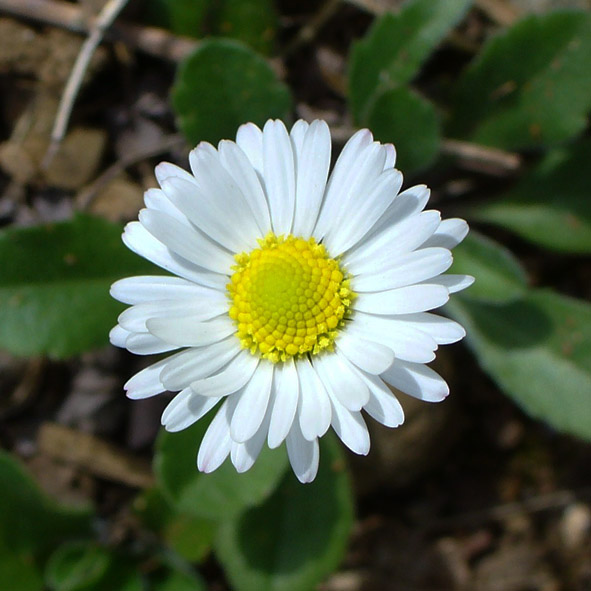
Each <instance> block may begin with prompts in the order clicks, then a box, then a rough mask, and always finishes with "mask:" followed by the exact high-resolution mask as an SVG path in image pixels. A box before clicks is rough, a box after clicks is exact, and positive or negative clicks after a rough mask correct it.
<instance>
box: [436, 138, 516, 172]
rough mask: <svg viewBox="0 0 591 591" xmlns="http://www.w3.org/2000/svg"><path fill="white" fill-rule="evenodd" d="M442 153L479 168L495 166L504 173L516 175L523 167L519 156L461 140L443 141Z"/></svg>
mask: <svg viewBox="0 0 591 591" xmlns="http://www.w3.org/2000/svg"><path fill="white" fill-rule="evenodd" d="M441 152H442V153H443V154H447V155H449V156H455V157H456V158H460V159H462V160H464V161H465V162H467V163H469V164H471V165H473V166H477V167H479V168H481V167H482V166H494V167H495V168H497V169H500V170H501V172H503V173H514V172H517V171H518V170H519V168H520V167H521V157H520V156H519V154H514V153H512V152H505V151H504V150H499V149H497V148H489V147H488V146H481V145H479V144H472V143H470V142H464V141H461V140H452V139H445V140H443V142H442V144H441Z"/></svg>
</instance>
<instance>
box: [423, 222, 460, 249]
mask: <svg viewBox="0 0 591 591" xmlns="http://www.w3.org/2000/svg"><path fill="white" fill-rule="evenodd" d="M467 235H468V224H467V223H466V222H465V221H464V220H461V219H459V218H449V219H447V220H443V221H442V222H441V224H440V225H439V228H437V231H436V232H435V234H433V236H432V237H431V238H429V240H427V242H425V244H424V246H442V247H443V248H449V249H450V250H451V249H452V248H455V247H456V246H457V245H458V244H459V243H460V242H461V241H462V240H463V239H464V238H466V236H467Z"/></svg>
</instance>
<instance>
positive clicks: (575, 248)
mask: <svg viewBox="0 0 591 591" xmlns="http://www.w3.org/2000/svg"><path fill="white" fill-rule="evenodd" d="M589 170H591V140H589V139H585V140H582V141H580V142H577V143H576V144H573V145H571V146H569V147H567V148H563V149H560V150H555V151H553V152H551V153H550V154H548V155H547V156H546V158H544V160H542V162H541V163H540V164H539V165H538V166H537V167H536V168H535V169H534V170H533V171H532V172H530V173H529V174H528V175H526V176H525V177H523V179H522V180H521V181H520V182H519V184H518V185H517V186H516V187H515V188H514V189H513V190H511V191H510V192H509V193H508V194H507V195H505V196H504V197H503V198H502V199H500V200H498V201H495V202H493V203H490V204H486V205H483V206H479V207H478V209H473V210H471V212H470V213H471V215H472V217H474V218H475V219H478V220H483V221H487V222H492V223H495V224H500V225H501V226H504V227H505V228H508V229H509V230H512V231H513V232H515V233H516V234H519V235H520V236H522V237H523V238H526V239H527V240H531V241H532V242H535V243H536V244H540V245H541V246H544V247H546V248H549V249H551V250H557V251H565V252H576V253H590V252H591V175H589Z"/></svg>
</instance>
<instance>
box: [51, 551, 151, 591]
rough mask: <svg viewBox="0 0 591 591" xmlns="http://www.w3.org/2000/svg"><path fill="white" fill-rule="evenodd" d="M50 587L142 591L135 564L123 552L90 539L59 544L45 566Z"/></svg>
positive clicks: (80, 590)
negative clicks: (122, 554) (102, 545)
mask: <svg viewBox="0 0 591 591" xmlns="http://www.w3.org/2000/svg"><path fill="white" fill-rule="evenodd" d="M45 581H46V583H47V585H48V586H49V587H50V589H51V590H52V591H105V590H106V589H108V590H109V591H144V584H143V581H142V577H141V575H140V573H139V571H138V568H137V566H136V565H135V564H134V563H133V562H132V561H131V560H130V559H129V557H127V556H121V555H118V554H116V553H115V552H113V551H111V550H108V549H107V548H103V547H101V546H99V545H97V544H96V543H94V542H70V543H66V544H64V545H63V546H61V547H59V548H58V549H57V550H56V551H55V552H54V553H53V554H52V555H51V557H50V559H49V560H48V562H47V566H46V567H45Z"/></svg>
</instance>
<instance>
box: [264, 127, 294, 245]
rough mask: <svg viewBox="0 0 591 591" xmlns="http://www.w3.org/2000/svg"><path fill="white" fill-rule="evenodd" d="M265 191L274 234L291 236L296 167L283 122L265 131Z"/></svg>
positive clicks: (266, 128)
mask: <svg viewBox="0 0 591 591" xmlns="http://www.w3.org/2000/svg"><path fill="white" fill-rule="evenodd" d="M263 171H264V177H265V189H266V191H267V199H268V200H269V209H270V211H271V224H272V226H273V231H274V232H275V234H288V233H289V232H290V230H291V226H292V223H293V216H294V211H295V188H296V187H295V183H296V179H295V166H294V156H293V149H292V146H291V141H290V139H289V135H288V133H287V129H285V125H284V124H283V122H282V121H279V120H277V121H273V120H269V121H267V123H266V124H265V127H264V128H263Z"/></svg>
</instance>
